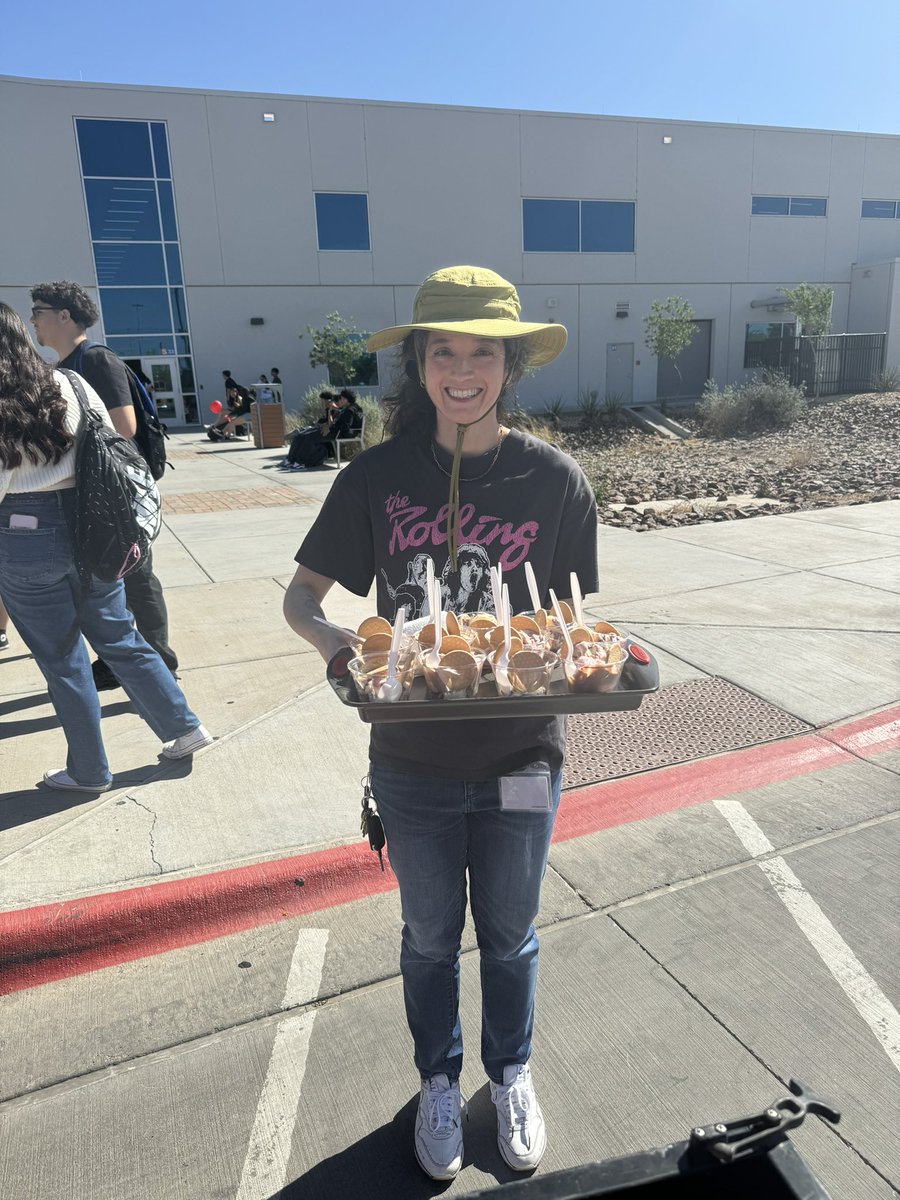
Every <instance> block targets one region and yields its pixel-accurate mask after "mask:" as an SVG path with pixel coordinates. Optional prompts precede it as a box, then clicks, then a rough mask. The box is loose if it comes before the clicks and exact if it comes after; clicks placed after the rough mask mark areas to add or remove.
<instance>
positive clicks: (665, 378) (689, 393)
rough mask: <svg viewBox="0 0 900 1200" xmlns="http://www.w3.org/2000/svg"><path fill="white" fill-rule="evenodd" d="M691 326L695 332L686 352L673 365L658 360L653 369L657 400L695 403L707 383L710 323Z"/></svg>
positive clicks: (705, 322)
mask: <svg viewBox="0 0 900 1200" xmlns="http://www.w3.org/2000/svg"><path fill="white" fill-rule="evenodd" d="M694 324H695V325H696V326H697V332H696V333H695V334H694V337H693V340H692V341H691V344H690V345H689V346H688V348H687V350H682V352H681V353H680V354H679V355H678V358H677V359H676V360H675V361H674V362H673V360H672V359H671V358H661V359H659V365H658V366H657V368H656V398H657V400H696V399H698V398H699V397H700V396H702V395H703V388H704V386H705V385H706V381H707V379H709V351H710V345H711V342H712V321H703V320H700V321H697V320H695V321H694ZM676 363H677V369H676Z"/></svg>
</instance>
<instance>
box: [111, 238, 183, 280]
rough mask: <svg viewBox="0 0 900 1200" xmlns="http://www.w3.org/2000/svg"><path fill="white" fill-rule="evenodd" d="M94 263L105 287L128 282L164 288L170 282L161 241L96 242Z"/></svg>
mask: <svg viewBox="0 0 900 1200" xmlns="http://www.w3.org/2000/svg"><path fill="white" fill-rule="evenodd" d="M94 262H95V264H96V266H97V282H98V283H99V284H100V286H101V287H124V286H126V285H128V284H154V285H158V286H160V287H164V286H165V283H166V272H165V267H164V266H163V253H162V246H161V245H160V244H159V243H158V242H95V243H94ZM178 282H180V280H179V281H178Z"/></svg>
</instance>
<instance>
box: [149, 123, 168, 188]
mask: <svg viewBox="0 0 900 1200" xmlns="http://www.w3.org/2000/svg"><path fill="white" fill-rule="evenodd" d="M150 137H151V138H152V139H153V161H154V162H155V164H156V177H157V179H171V178H172V168H171V167H170V166H169V146H168V142H167V141H166V127H165V125H163V123H162V121H153V122H152V123H151V125H150Z"/></svg>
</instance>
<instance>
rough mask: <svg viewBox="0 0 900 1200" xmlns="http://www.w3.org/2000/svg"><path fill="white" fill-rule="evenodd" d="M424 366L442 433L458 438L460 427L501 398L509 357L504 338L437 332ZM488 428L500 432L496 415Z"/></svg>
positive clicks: (432, 336) (430, 339)
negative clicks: (456, 434)
mask: <svg viewBox="0 0 900 1200" xmlns="http://www.w3.org/2000/svg"><path fill="white" fill-rule="evenodd" d="M424 366H425V390H426V391H427V393H428V398H429V399H430V400H431V403H432V404H433V405H434V407H435V410H436V415H437V422H438V431H439V433H440V432H445V433H447V434H451V433H452V434H453V436H455V433H456V426H457V425H468V424H470V423H471V422H472V421H477V420H478V418H479V417H481V416H483V415H484V414H485V413H486V412H487V411H488V409H490V408H491V407H492V406H493V405H494V404H495V403H496V402H497V400H498V399H499V397H500V392H501V390H502V388H503V381H504V378H505V376H506V355H505V351H504V345H503V342H502V340H501V339H500V338H479V337H473V336H472V335H471V334H468V333H443V332H435V333H430V334H429V335H428V342H427V343H426V346H425V363H424ZM484 425H485V426H491V427H493V429H496V426H497V420H496V416H494V417H493V418H492V417H488V418H487V419H486V420H485V421H484ZM467 448H468V445H467Z"/></svg>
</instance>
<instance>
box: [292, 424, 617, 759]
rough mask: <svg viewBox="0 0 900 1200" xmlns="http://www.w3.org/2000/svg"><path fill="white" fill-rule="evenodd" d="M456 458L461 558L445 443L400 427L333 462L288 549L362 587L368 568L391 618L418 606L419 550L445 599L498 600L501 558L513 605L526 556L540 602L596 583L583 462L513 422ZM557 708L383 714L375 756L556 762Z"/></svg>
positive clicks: (516, 607) (522, 587)
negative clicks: (575, 582)
mask: <svg viewBox="0 0 900 1200" xmlns="http://www.w3.org/2000/svg"><path fill="white" fill-rule="evenodd" d="M493 459H494V451H490V452H489V453H488V454H486V455H483V456H480V457H473V458H469V457H466V458H464V459H463V463H462V471H461V475H460V489H459V490H460V546H459V553H458V556H457V570H456V571H455V572H454V571H451V568H450V560H449V554H448V551H447V498H448V489H449V478H448V476H449V473H450V466H451V456H450V455H449V454H447V453H445V452H444V451H443V450H441V449H440V448H439V447H437V446H434V445H433V443H430V442H426V443H425V444H424V445H422V444H421V443H419V442H418V441H413V440H412V439H410V438H395V439H393V440H391V441H389V442H385V443H383V444H382V445H380V446H376V447H374V448H373V449H371V450H367V451H366V452H365V453H364V454H361V455H359V456H358V457H357V458H355V459H354V460H353V461H352V462H351V463H350V464H349V465H348V466H347V467H346V469H345V470H343V471H341V473H340V475H338V477H337V479H336V480H335V482H334V486H333V487H332V489H331V491H330V492H329V494H328V497H327V498H326V500H325V503H324V504H323V506H322V511H321V512H320V514H319V516H318V518H317V519H316V522H315V524H314V525H313V527H312V528H311V529H310V531H309V533H308V534H307V536H306V538H305V539H304V541H303V544H302V546H301V547H300V549H299V550H298V551H297V554H296V556H295V557H296V561H297V562H298V563H300V564H301V565H303V566H305V567H308V568H309V569H310V570H311V571H316V572H317V573H318V574H320V575H324V576H326V577H327V578H329V579H335V580H336V581H337V582H338V583H340V584H341V585H342V586H343V587H345V588H347V590H348V591H351V592H354V593H355V594H356V595H358V596H365V595H367V594H368V592H369V589H370V587H371V586H372V580H373V578H374V579H376V581H377V597H378V612H379V614H380V615H381V616H383V617H386V618H387V619H388V620H389V621H393V619H394V616H395V615H396V613H397V611H398V610H399V609H400V608H401V607H403V606H405V607H406V616H407V619H408V620H414V619H415V618H416V617H419V616H423V615H424V613H425V612H426V611H427V602H426V600H425V579H426V562H427V559H428V557H429V556H430V557H431V558H432V560H433V561H434V565H435V574H436V576H437V577H439V578H440V580H441V589H442V592H443V596H444V607H445V608H446V609H452V610H453V611H454V612H457V613H462V612H481V611H490V612H492V611H493V608H494V605H493V598H492V595H491V585H490V568H491V567H492V566H495V565H497V564H500V565H501V566H502V568H503V582H504V583H507V584H508V585H509V596H510V601H511V604H512V607H513V611H516V612H519V611H522V610H523V609H530V608H531V600H530V598H529V592H528V585H527V583H526V580H525V566H524V564H525V561H526V559H527V560H528V561H529V562H530V563H531V566H532V569H533V570H534V573H535V577H536V579H537V584H538V590H539V591H540V593H541V597H542V599H543V600H544V602H545V603H549V599H548V593H549V589H550V588H553V590H554V591H555V592H556V594H557V596H559V597H560V599H562V598H563V597H564V596H569V595H570V594H571V586H570V583H569V572H570V571H576V572H577V573H578V579H579V582H580V584H581V589H582V591H583V592H585V593H587V592H593V591H596V590H597V508H596V503H595V501H594V496H593V494H592V492H591V489H590V485H589V484H588V481H587V479H586V478H585V476H584V473H583V472H582V470H581V468H580V467H579V466H578V464H577V463H576V462H575V461H574V459H572V458H570V457H569V456H568V455H566V454H563V453H562V452H561V451H559V450H557V449H555V448H554V447H552V446H548V445H547V444H546V443H544V442H541V441H539V440H538V439H537V438H533V437H531V436H529V435H528V434H524V433H520V432H518V431H517V430H513V431H511V432H510V433H508V434H507V435H506V437H505V438H504V440H503V443H502V445H501V448H500V453H499V455H498V456H497V459H496V462H495V463H494V464H493V466H492V465H491V464H492V462H493ZM564 738H565V722H564V720H563V719H562V718H554V717H530V718H522V719H519V718H516V717H509V718H502V719H498V720H486V719H484V718H482V719H480V720H471V721H458V720H457V721H420V722H409V723H407V722H398V723H396V724H395V723H394V722H387V723H384V724H374V725H373V726H372V736H371V746H370V757H371V759H372V762H373V763H375V764H377V765H378V766H383V767H388V768H391V769H393V770H396V771H407V772H410V773H412V774H419V775H428V776H435V777H439V778H445V779H460V780H478V779H491V778H494V777H496V776H498V775H502V774H504V773H506V772H509V771H514V770H516V769H517V768H519V767H522V766H525V765H526V764H528V763H530V762H534V761H538V760H541V761H544V762H546V763H548V764H549V766H550V767H551V769H553V770H556V769H558V768H559V767H560V765H561V764H562V754H563V744H564Z"/></svg>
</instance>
